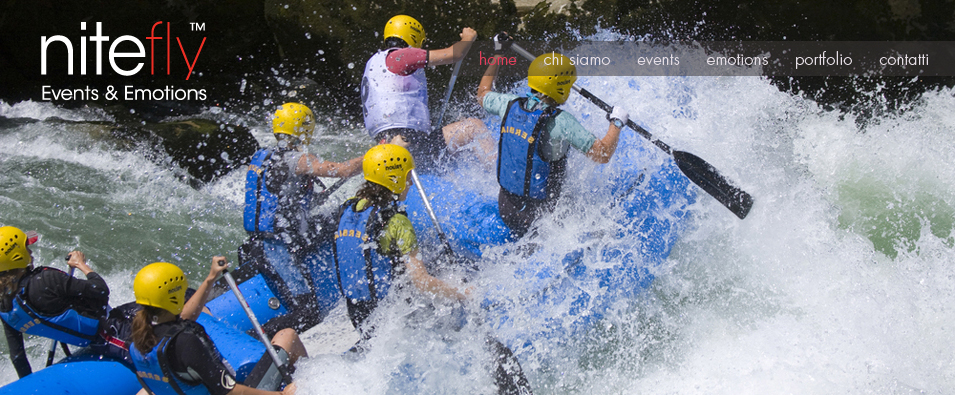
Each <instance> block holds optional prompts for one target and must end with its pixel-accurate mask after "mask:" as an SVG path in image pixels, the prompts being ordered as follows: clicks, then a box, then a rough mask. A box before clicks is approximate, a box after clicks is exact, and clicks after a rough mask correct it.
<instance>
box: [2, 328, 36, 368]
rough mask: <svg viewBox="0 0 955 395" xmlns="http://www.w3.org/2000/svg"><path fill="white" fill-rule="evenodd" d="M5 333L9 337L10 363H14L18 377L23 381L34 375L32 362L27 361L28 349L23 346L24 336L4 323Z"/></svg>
mask: <svg viewBox="0 0 955 395" xmlns="http://www.w3.org/2000/svg"><path fill="white" fill-rule="evenodd" d="M3 332H4V334H5V335H6V336H7V348H8V349H9V350H10V361H12V362H13V368H14V369H16V370H17V376H19V377H20V378H21V379H22V378H24V377H26V376H28V375H29V374H30V373H33V368H31V367H30V360H29V359H27V353H26V348H25V347H24V346H23V334H22V333H20V331H18V330H16V329H13V327H12V326H10V325H9V324H7V322H6V321H4V322H3Z"/></svg>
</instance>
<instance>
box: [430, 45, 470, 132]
mask: <svg viewBox="0 0 955 395" xmlns="http://www.w3.org/2000/svg"><path fill="white" fill-rule="evenodd" d="M463 61H464V56H461V59H458V61H457V62H454V71H452V72H451V81H449V82H448V90H447V91H446V92H445V93H444V102H443V103H441V110H440V112H438V122H437V123H436V124H435V125H437V126H436V127H435V128H436V129H437V130H441V127H442V125H441V123H442V122H444V113H445V111H446V110H447V109H448V103H449V102H450V101H451V92H452V91H454V83H455V82H457V80H458V71H460V70H461V62H463Z"/></svg>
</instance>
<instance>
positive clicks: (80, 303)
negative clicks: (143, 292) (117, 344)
mask: <svg viewBox="0 0 955 395" xmlns="http://www.w3.org/2000/svg"><path fill="white" fill-rule="evenodd" d="M37 240H39V235H38V234H37V233H36V232H33V231H30V232H24V231H22V230H20V229H19V228H16V227H13V226H2V225H0V319H2V321H3V330H4V333H5V334H6V338H7V347H8V349H9V351H10V359H11V361H13V366H14V368H15V369H16V371H17V375H18V376H20V377H24V376H27V375H29V374H30V373H32V372H33V370H32V368H31V366H30V361H29V360H28V359H27V356H26V352H25V349H24V343H23V334H24V333H26V334H31V335H38V336H43V337H48V338H51V339H54V340H56V341H59V342H62V343H65V344H70V345H74V346H87V345H96V346H100V348H98V349H97V352H99V353H106V352H107V351H109V350H104V348H106V347H107V346H106V344H107V334H106V332H105V330H104V329H105V327H106V326H105V325H106V315H107V311H108V309H109V305H108V303H109V287H108V286H107V285H106V281H105V280H103V278H102V277H100V275H99V274H97V273H96V272H94V271H93V269H91V268H90V267H89V265H87V263H86V256H85V255H84V254H83V252H81V251H73V252H71V253H70V254H69V255H68V256H67V265H69V266H70V267H73V268H76V269H78V270H79V271H81V272H82V273H83V274H84V275H85V276H86V279H85V280H84V279H80V278H73V277H71V276H70V275H68V274H67V273H65V272H63V271H61V270H59V269H55V268H52V267H45V266H39V267H34V266H33V251H32V250H31V249H30V247H29V246H30V245H32V244H34V243H36V242H37ZM116 351H117V353H116V355H114V356H116V357H119V358H122V357H123V354H122V352H121V350H116Z"/></svg>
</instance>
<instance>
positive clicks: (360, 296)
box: [332, 198, 398, 321]
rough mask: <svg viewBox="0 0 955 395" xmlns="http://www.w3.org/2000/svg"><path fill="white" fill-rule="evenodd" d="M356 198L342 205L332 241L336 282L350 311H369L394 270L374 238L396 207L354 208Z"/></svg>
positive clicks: (390, 280) (390, 260) (356, 202)
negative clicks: (358, 209) (336, 275)
mask: <svg viewBox="0 0 955 395" xmlns="http://www.w3.org/2000/svg"><path fill="white" fill-rule="evenodd" d="M358 201H359V199H358V198H352V199H349V200H347V201H346V202H345V203H344V204H343V205H342V207H341V214H340V215H339V221H338V230H337V231H336V232H335V243H334V244H333V245H332V246H333V249H334V255H335V270H336V272H337V274H338V286H339V289H340V290H341V292H342V296H344V297H345V301H346V303H347V304H348V307H349V313H350V314H352V313H353V312H354V309H356V308H358V309H360V310H363V313H370V311H371V310H373V309H374V308H375V306H376V305H377V303H378V300H380V299H381V298H384V297H385V295H387V294H388V291H389V290H390V289H391V283H392V275H393V274H394V273H393V271H394V259H393V258H391V257H388V256H385V255H382V254H381V253H380V252H379V251H378V247H377V238H378V237H379V235H380V233H381V230H382V228H383V227H384V226H385V225H386V224H387V223H388V220H390V219H391V217H392V216H393V215H394V214H395V213H397V212H398V211H397V208H391V207H389V208H386V209H384V210H379V208H378V207H376V206H372V205H370V206H369V207H366V208H365V209H364V210H362V211H355V205H357V204H358ZM359 306H360V307H359ZM352 318H353V321H354V316H353V317H352ZM359 321H361V320H359Z"/></svg>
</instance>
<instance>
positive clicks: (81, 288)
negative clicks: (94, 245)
mask: <svg viewBox="0 0 955 395" xmlns="http://www.w3.org/2000/svg"><path fill="white" fill-rule="evenodd" d="M66 264H67V265H69V266H70V267H73V268H76V269H77V270H79V271H81V272H83V275H85V276H86V280H81V279H73V280H69V279H68V280H69V281H68V282H67V288H66V290H67V294H68V295H70V296H78V297H82V298H83V299H86V300H91V301H96V302H101V303H102V305H104V306H105V305H106V304H107V303H109V286H108V285H106V280H104V279H103V277H101V276H100V275H99V274H97V273H96V272H94V271H93V269H92V268H90V267H89V265H87V264H86V255H85V254H83V252H82V251H73V252H70V254H69V260H67V261H66Z"/></svg>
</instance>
